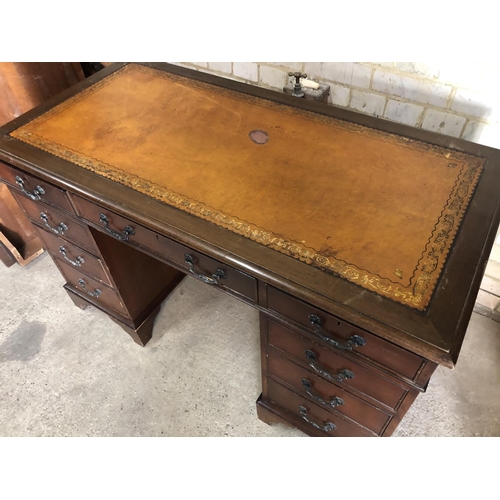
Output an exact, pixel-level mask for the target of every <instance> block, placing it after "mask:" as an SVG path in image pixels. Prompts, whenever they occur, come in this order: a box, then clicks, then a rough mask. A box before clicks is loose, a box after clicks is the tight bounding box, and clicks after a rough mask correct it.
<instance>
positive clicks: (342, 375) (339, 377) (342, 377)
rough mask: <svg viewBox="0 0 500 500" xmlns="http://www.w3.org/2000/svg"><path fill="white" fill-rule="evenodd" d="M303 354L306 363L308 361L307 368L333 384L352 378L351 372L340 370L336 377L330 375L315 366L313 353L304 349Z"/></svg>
mask: <svg viewBox="0 0 500 500" xmlns="http://www.w3.org/2000/svg"><path fill="white" fill-rule="evenodd" d="M305 354H306V358H307V361H309V366H310V367H311V368H312V369H313V370H315V371H316V372H317V373H319V374H320V375H323V377H326V378H327V379H330V380H333V381H334V382H343V381H344V380H346V379H350V378H354V373H352V371H351V370H340V371H339V372H338V373H337V374H336V375H332V374H331V373H328V372H327V371H325V370H324V369H323V368H321V367H320V366H319V365H318V364H316V354H314V352H312V351H310V350H309V349H306V351H305Z"/></svg>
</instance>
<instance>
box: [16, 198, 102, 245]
mask: <svg viewBox="0 0 500 500" xmlns="http://www.w3.org/2000/svg"><path fill="white" fill-rule="evenodd" d="M16 199H17V200H18V201H19V203H20V205H21V206H22V207H23V208H24V210H25V212H26V213H27V214H28V216H29V217H30V218H31V219H33V220H34V221H36V223H37V224H38V225H40V226H42V227H43V228H44V229H47V230H49V231H50V232H51V233H53V234H56V235H57V236H60V237H62V238H64V239H65V240H66V239H67V240H70V241H72V242H74V243H76V244H77V245H79V246H83V247H85V248H86V249H88V250H90V251H91V252H95V253H98V250H97V249H96V247H95V243H94V240H93V238H92V236H91V235H90V233H89V230H88V229H87V227H86V226H84V225H82V224H79V223H78V222H76V220H75V219H73V218H72V217H70V216H68V215H66V214H64V213H63V212H59V211H58V210H56V209H55V208H52V207H49V206H47V205H45V204H43V203H40V202H36V201H32V200H29V199H28V198H25V197H24V196H21V195H16Z"/></svg>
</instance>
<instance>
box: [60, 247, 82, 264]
mask: <svg viewBox="0 0 500 500" xmlns="http://www.w3.org/2000/svg"><path fill="white" fill-rule="evenodd" d="M59 252H60V253H62V256H63V257H64V259H65V260H66V261H67V262H69V263H70V264H71V265H72V266H75V267H81V265H82V264H84V263H85V260H84V258H83V257H80V256H78V257H76V259H75V260H71V259H70V258H69V257H68V255H67V254H68V249H67V248H66V247H63V246H62V245H61V246H60V247H59Z"/></svg>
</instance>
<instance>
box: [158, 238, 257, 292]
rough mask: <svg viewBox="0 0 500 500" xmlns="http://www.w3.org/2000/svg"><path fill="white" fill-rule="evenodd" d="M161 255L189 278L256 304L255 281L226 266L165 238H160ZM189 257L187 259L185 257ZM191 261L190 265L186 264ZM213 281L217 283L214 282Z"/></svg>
mask: <svg viewBox="0 0 500 500" xmlns="http://www.w3.org/2000/svg"><path fill="white" fill-rule="evenodd" d="M160 245H161V253H162V255H163V256H165V257H166V258H168V259H169V260H170V261H171V262H173V263H174V264H177V266H178V267H180V268H181V269H182V270H183V271H185V272H186V273H187V274H188V275H189V276H194V277H195V278H198V279H201V280H203V281H205V282H207V280H208V283H210V284H212V285H216V286H218V287H219V288H222V289H223V290H225V291H226V292H230V293H235V294H236V295H237V296H243V297H244V298H245V299H248V300H250V301H251V302H257V280H256V279H255V278H253V277H252V276H249V275H248V274H245V273H242V272H241V271H238V270H237V269H234V268H232V267H230V266H227V265H226V264H222V263H221V262H219V261H217V260H215V259H212V258H210V257H207V256H206V255H204V254H202V253H199V252H195V251H194V250H192V249H190V248H188V247H185V246H184V245H181V244H180V243H176V242H175V241H172V240H170V239H168V238H165V237H160ZM187 256H189V257H187ZM186 259H188V260H190V261H191V265H190V264H189V263H188V262H186ZM214 279H216V280H217V282H214Z"/></svg>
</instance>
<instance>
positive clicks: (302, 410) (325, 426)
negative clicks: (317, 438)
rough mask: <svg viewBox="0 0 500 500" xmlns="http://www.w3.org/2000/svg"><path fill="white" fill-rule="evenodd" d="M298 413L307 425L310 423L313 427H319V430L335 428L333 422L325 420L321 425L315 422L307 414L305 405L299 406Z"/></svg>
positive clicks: (326, 430) (328, 430)
mask: <svg viewBox="0 0 500 500" xmlns="http://www.w3.org/2000/svg"><path fill="white" fill-rule="evenodd" d="M299 413H300V416H301V417H302V420H305V421H306V422H307V423H308V424H309V425H312V426H313V427H315V428H316V429H319V430H320V431H324V432H330V431H334V430H335V429H336V428H337V426H336V425H335V424H332V422H326V423H325V424H323V425H321V424H317V423H316V422H314V421H313V420H311V419H310V418H309V417H308V416H307V408H306V407H305V406H302V405H301V406H299Z"/></svg>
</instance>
